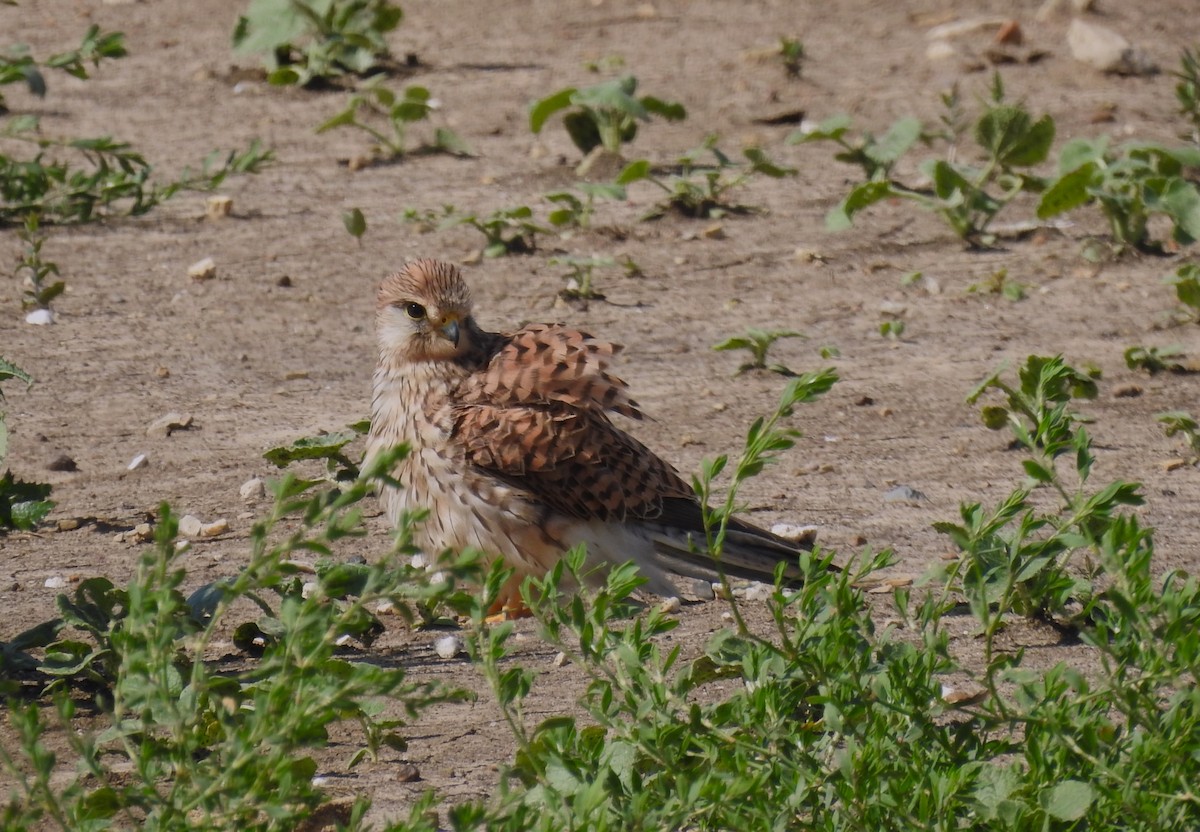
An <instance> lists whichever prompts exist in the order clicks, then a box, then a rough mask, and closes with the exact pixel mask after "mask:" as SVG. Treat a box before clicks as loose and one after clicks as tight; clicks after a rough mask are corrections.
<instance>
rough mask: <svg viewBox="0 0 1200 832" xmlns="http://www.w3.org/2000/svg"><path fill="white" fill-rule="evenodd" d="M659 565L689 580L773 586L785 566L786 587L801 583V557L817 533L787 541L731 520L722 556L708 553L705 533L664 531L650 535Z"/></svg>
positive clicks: (810, 547) (809, 547) (749, 525)
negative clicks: (732, 580)
mask: <svg viewBox="0 0 1200 832" xmlns="http://www.w3.org/2000/svg"><path fill="white" fill-rule="evenodd" d="M650 536H651V539H652V540H653V542H654V547H655V554H656V555H657V562H658V565H659V566H661V567H662V568H664V569H666V570H667V571H669V572H674V573H675V574H677V575H682V576H684V577H687V578H699V579H702V580H719V579H720V577H721V575H722V574H723V575H724V576H725V577H727V578H742V579H744V580H750V581H762V582H764V583H771V582H773V581H774V580H775V569H776V568H777V567H778V566H779V564H781V563H782V564H784V572H783V574H784V578H785V581H786V583H789V584H795V583H799V582H800V581H801V579H802V575H801V573H800V566H799V558H800V553H801V552H804V551H811V550H812V548H813V541H814V539H815V537H816V530H815V529H814V530H812V533H811V534H810V535H807V536H804V537H801V538H800V539H799V540H795V541H792V540H787V539H785V538H782V537H780V536H779V535H776V534H772V533H771V532H768V531H766V530H765V529H760V528H758V527H757V526H753V525H751V524H749V523H743V522H741V521H739V520H730V521H729V523H728V525H727V526H726V529H725V539H724V543H723V545H722V547H721V552H720V555H719V556H714V555H713V554H711V553H710V552H709V551H708V546H707V542H706V540H705V536H704V534H703V532H699V531H692V530H682V529H679V528H669V527H662V528H661V529H655V530H653V531H652V533H651V535H650Z"/></svg>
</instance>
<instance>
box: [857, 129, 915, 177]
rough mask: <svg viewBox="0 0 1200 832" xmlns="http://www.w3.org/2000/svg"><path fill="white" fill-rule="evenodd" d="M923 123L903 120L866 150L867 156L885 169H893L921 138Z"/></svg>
mask: <svg viewBox="0 0 1200 832" xmlns="http://www.w3.org/2000/svg"><path fill="white" fill-rule="evenodd" d="M921 129H922V128H921V122H920V121H919V120H918V119H915V118H902V119H900V120H899V121H897V122H896V123H895V124H893V125H892V126H891V127H889V128H888V131H887V132H886V133H884V134H883V136H882V137H881V138H880V139H879V140H878V141H877V142H875V143H873V144H871V145H869V146H868V147H866V148H865V150H864V152H865V153H866V155H867V156H868V157H869V158H871V159H873V160H875V161H876V162H878V163H879V164H881V165H884V166H885V167H891V166H892V165H893V164H895V163H896V162H897V161H898V160H899V159H900V157H901V156H903V155H904V154H905V153H907V152H908V150H909V148H911V147H912V146H913V144H915V143H916V141H917V140H918V139H919V138H921Z"/></svg>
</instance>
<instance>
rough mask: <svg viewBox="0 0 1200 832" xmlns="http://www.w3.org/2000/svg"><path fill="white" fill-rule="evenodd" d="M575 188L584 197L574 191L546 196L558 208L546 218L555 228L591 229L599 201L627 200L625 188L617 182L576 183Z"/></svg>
mask: <svg viewBox="0 0 1200 832" xmlns="http://www.w3.org/2000/svg"><path fill="white" fill-rule="evenodd" d="M574 188H575V190H576V191H578V192H579V194H580V195H582V197H581V196H579V195H576V193H574V192H573V191H553V192H551V193H548V194H546V199H547V200H549V201H550V202H552V203H554V204H555V206H556V207H555V208H554V209H552V210H551V211H550V214H549V215H548V216H547V217H546V219H547V220H549V222H550V224H551V225H553V226H554V227H555V228H564V227H566V228H585V229H586V228H590V227H591V225H592V214H593V213H594V212H595V207H596V200H597V199H606V200H624V199H625V187H624V186H623V185H620V184H618V183H616V182H576V183H575V185H574Z"/></svg>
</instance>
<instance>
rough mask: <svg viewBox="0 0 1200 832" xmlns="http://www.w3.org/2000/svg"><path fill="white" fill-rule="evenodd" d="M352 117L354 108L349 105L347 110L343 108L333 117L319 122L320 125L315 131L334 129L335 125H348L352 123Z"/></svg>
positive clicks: (353, 117) (321, 131)
mask: <svg viewBox="0 0 1200 832" xmlns="http://www.w3.org/2000/svg"><path fill="white" fill-rule="evenodd" d="M354 119H355V108H354V107H350V108H349V109H348V110H343V111H342V112H340V113H338V114H337V115H336V116H334V117H333V118H331V119H329V120H328V121H326V122H323V123H322V124H321V126H319V127H318V128H317V133H324V132H326V131H328V130H332V129H334V128H335V127H348V126H350V125H352V124H354Z"/></svg>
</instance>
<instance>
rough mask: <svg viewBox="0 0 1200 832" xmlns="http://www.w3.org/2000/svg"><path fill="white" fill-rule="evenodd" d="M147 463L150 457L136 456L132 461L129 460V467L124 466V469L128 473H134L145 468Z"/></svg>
mask: <svg viewBox="0 0 1200 832" xmlns="http://www.w3.org/2000/svg"><path fill="white" fill-rule="evenodd" d="M148 462H150V457H148V456H146V455H145V454H138V455H137V456H135V457H134V458H133V459H131V460H129V465H127V466H126V469H127V470H129V471H136V470H137V469H139V468H145V467H146V464H147V463H148Z"/></svg>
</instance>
